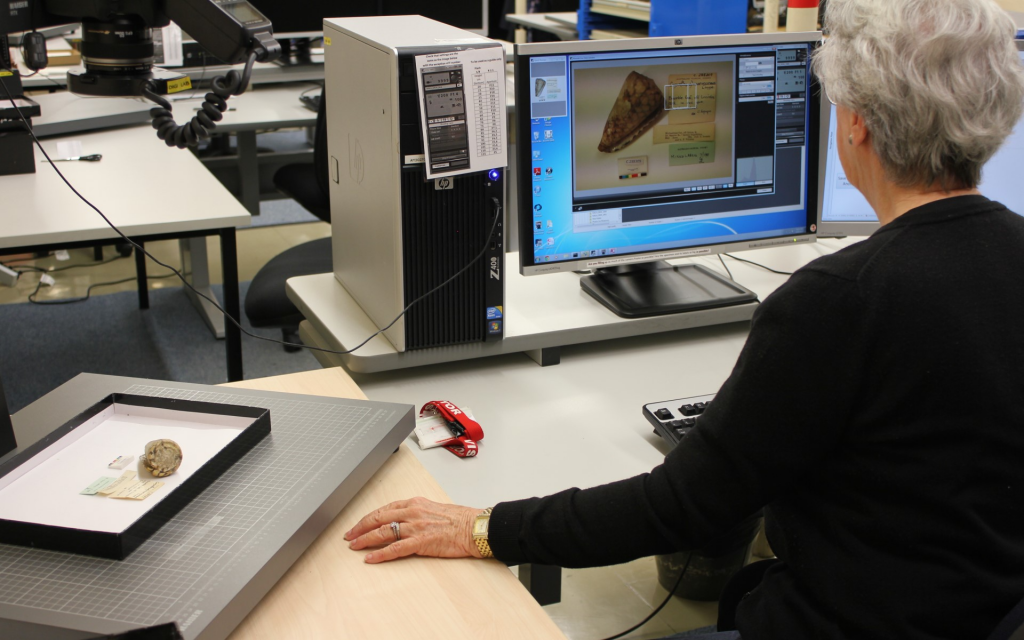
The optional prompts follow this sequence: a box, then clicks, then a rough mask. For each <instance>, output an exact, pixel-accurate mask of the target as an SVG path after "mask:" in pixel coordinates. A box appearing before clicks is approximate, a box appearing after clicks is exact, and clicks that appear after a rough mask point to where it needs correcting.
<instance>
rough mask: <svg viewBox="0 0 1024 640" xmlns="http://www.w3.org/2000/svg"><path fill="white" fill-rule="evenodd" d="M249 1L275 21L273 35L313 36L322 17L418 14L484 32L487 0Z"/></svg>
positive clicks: (318, 31) (485, 33) (320, 26)
mask: <svg viewBox="0 0 1024 640" xmlns="http://www.w3.org/2000/svg"><path fill="white" fill-rule="evenodd" d="M252 4H253V5H254V6H255V7H256V8H257V9H259V10H260V12H261V13H262V14H263V15H265V16H266V17H267V18H269V19H270V21H271V22H272V23H273V24H274V35H276V36H280V37H284V38H289V37H290V38H299V37H314V36H318V35H320V34H321V33H322V32H323V30H324V27H323V23H324V18H360V17H366V16H402V15H421V16H426V17H427V18H432V19H434V20H437V21H438V22H444V23H445V24H449V25H451V26H453V27H459V28H460V29H465V30H466V31H472V32H474V33H478V34H480V35H487V4H488V0H446V1H445V2H424V1H423V0H365V1H362V2H359V1H356V0H343V1H341V2H338V0H298V1H295V0H291V1H288V2H285V1H283V0H255V1H254V2H252Z"/></svg>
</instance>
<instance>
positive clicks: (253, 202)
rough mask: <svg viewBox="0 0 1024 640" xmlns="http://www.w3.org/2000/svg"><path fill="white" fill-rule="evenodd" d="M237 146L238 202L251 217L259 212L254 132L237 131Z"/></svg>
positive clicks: (258, 174) (257, 169) (257, 167)
mask: <svg viewBox="0 0 1024 640" xmlns="http://www.w3.org/2000/svg"><path fill="white" fill-rule="evenodd" d="M235 135H236V137H237V141H238V142H237V144H238V171H239V178H240V189H239V190H240V192H241V194H240V196H241V197H240V200H241V201H242V206H244V207H245V208H246V209H248V210H249V213H251V214H253V215H259V212H260V167H259V158H258V157H257V154H258V151H257V149H256V132H255V131H239V132H237V133H236V134H235Z"/></svg>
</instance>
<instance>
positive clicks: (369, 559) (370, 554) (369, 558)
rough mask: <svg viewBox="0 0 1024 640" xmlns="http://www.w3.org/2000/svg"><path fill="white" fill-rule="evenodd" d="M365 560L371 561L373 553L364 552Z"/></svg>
mask: <svg viewBox="0 0 1024 640" xmlns="http://www.w3.org/2000/svg"><path fill="white" fill-rule="evenodd" d="M366 561H367V562H373V554H372V553H368V554H366Z"/></svg>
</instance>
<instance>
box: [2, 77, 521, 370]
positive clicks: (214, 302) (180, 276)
mask: <svg viewBox="0 0 1024 640" xmlns="http://www.w3.org/2000/svg"><path fill="white" fill-rule="evenodd" d="M233 72H234V70H232V73H233ZM0 87H3V89H4V93H5V94H6V95H7V99H8V100H9V101H10V103H11V105H12V106H13V107H14V109H15V111H17V113H18V116H19V117H20V118H21V120H22V123H23V124H24V125H25V129H26V130H27V131H28V133H29V135H31V136H32V140H33V141H34V142H35V144H36V147H38V148H39V151H40V152H41V153H42V154H43V157H45V158H46V160H47V161H48V164H49V165H50V167H51V168H52V169H53V170H54V171H55V172H56V173H57V175H58V176H59V177H60V179H61V180H62V181H63V182H64V184H66V185H67V186H68V188H69V189H71V191H72V193H74V194H75V195H76V196H78V198H79V199H80V200H81V201H82V202H84V203H85V204H87V205H88V206H89V208H91V209H92V210H93V211H95V212H96V213H97V214H99V216H100V217H101V218H103V221H104V222H105V223H107V226H108V227H110V228H111V229H113V230H114V232H115V233H116V234H117V235H118V236H120V237H121V239H122V240H124V241H125V242H127V243H128V244H130V245H131V246H133V247H135V250H136V251H139V252H141V253H142V254H143V255H144V256H146V257H147V258H149V259H150V260H152V261H153V262H155V263H156V264H158V265H160V266H161V267H163V268H165V269H169V270H171V271H172V272H173V274H174V275H176V276H178V279H179V280H181V282H182V283H183V284H184V285H185V286H186V287H188V288H189V289H190V290H191V291H192V292H193V293H195V294H196V295H197V296H199V297H200V298H202V299H203V300H206V301H207V302H209V303H210V304H212V305H213V306H214V308H216V309H217V310H218V311H220V312H221V314H222V315H223V316H224V318H225V319H226V320H227V321H228V322H230V323H231V324H232V325H234V326H235V327H237V328H238V330H239V331H241V332H242V333H244V334H245V335H247V336H249V337H250V338H255V339H256V340H264V341H266V342H273V343H274V344H280V345H284V346H287V347H298V348H301V349H308V350H310V351H319V352H321V353H330V354H333V355H348V354H350V353H353V352H354V351H356V350H357V349H360V348H362V347H363V346H364V345H365V344H366V343H368V342H369V341H370V340H373V339H374V338H376V337H377V336H378V335H380V334H382V333H384V332H385V331H387V330H388V329H390V328H391V327H392V326H394V324H395V323H396V322H398V321H399V320H400V319H401V318H402V316H404V315H405V314H406V312H408V311H409V309H411V308H412V306H413V305H415V304H416V303H418V302H419V301H421V300H423V299H424V298H426V297H427V296H429V295H431V294H433V293H434V292H436V291H438V290H439V289H441V288H442V287H444V286H445V285H447V284H448V283H449V282H451V281H453V280H455V279H456V278H458V277H459V276H460V275H462V274H463V273H465V272H466V271H468V270H469V268H470V267H472V266H473V265H474V264H476V263H477V261H479V260H480V258H482V257H483V256H484V254H485V253H487V247H489V246H490V244H491V238H493V237H494V231H495V229H497V228H498V221H499V220H501V213H502V207H501V203H500V202H499V201H498V199H497V198H492V199H491V201H492V202H493V203H494V221H493V222H492V224H491V230H490V232H489V233H488V234H487V239H486V240H485V241H484V246H483V248H482V249H480V253H478V254H477V255H476V257H474V258H473V259H472V260H470V261H469V262H468V263H467V264H466V266H464V267H463V268H461V269H459V270H458V271H456V272H455V274H454V275H452V276H451V277H450V278H448V279H447V280H445V281H444V282H442V283H441V284H439V285H437V286H436V287H434V288H433V289H431V290H430V291H427V292H426V293H424V294H423V295H421V296H420V297H418V298H416V299H415V300H413V301H412V302H410V303H409V304H408V305H406V307H405V308H404V309H402V311H401V313H399V314H398V315H397V316H395V319H394V320H392V321H391V322H390V323H389V324H388V326H386V327H384V328H383V329H380V330H378V331H376V332H374V333H373V334H371V335H370V337H368V338H367V339H366V340H363V341H362V342H360V343H359V344H358V345H356V346H355V347H352V348H351V349H348V350H347V351H338V350H336V349H327V348H325V347H314V346H311V345H306V344H301V343H296V342H286V341H284V340H277V339H276V338H268V337H266V336H261V335H257V334H255V333H253V332H251V331H247V330H246V329H245V327H243V326H242V324H241V323H240V322H239V321H238V320H236V319H235V318H233V317H232V316H231V314H229V313H228V312H227V311H225V310H224V307H222V306H220V303H219V302H218V301H217V300H216V299H214V298H211V297H210V296H208V295H206V294H205V293H203V292H202V291H199V290H198V289H196V288H195V287H193V286H192V283H190V282H189V281H188V280H187V279H186V278H185V276H184V275H183V274H182V273H181V272H180V271H178V270H177V269H175V268H174V267H172V266H171V265H169V264H164V263H163V262H161V261H160V260H158V259H157V258H156V257H155V256H153V254H151V253H150V252H149V251H147V250H146V249H145V248H144V247H143V246H142V245H140V244H138V243H136V242H135V241H134V240H132V239H131V238H129V237H128V236H126V235H125V234H124V233H123V232H122V231H121V230H120V229H118V228H117V227H116V226H114V223H113V222H111V221H110V219H109V218H107V216H106V215H105V214H104V213H103V212H102V211H100V210H99V208H98V207H97V206H96V205H94V204H93V203H91V202H89V200H88V199H87V198H86V197H85V196H83V195H82V194H81V193H79V191H78V189H75V187H74V185H72V184H71V182H70V181H68V179H67V178H66V177H64V174H63V173H61V171H60V168H59V167H58V166H57V163H54V162H53V161H52V160H50V156H49V155H48V154H47V153H46V149H44V148H43V145H42V143H41V142H39V138H37V137H36V134H35V131H34V130H33V129H32V125H31V123H29V121H28V118H26V117H25V114H24V113H22V112H21V109H20V108H19V107H18V104H17V103H16V102H15V101H14V97H13V96H12V95H11V92H10V89H8V88H7V83H5V82H4V79H3V78H2V77H0Z"/></svg>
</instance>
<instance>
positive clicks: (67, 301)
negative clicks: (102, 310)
mask: <svg viewBox="0 0 1024 640" xmlns="http://www.w3.org/2000/svg"><path fill="white" fill-rule="evenodd" d="M174 275H175V274H173V273H168V274H166V275H162V276H146V280H163V279H164V278H170V277H173V276H174ZM136 280H138V278H136V277H134V276H133V277H131V278H122V279H120V280H113V281H111V282H97V283H96V284H91V285H89V288H88V289H86V290H85V296H83V297H80V298H62V299H60V300H36V296H37V295H38V294H39V290H40V289H42V287H43V280H42V279H40V280H39V284H37V285H36V288H35V291H33V292H32V293H30V294H28V301H29V302H31V303H32V304H38V305H41V306H48V305H56V304H74V303H76V302H85V301H86V300H88V299H89V297H90V296H92V290H93V289H98V288H100V287H112V286H114V285H115V284H124V283H125V282H134V281H136Z"/></svg>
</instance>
